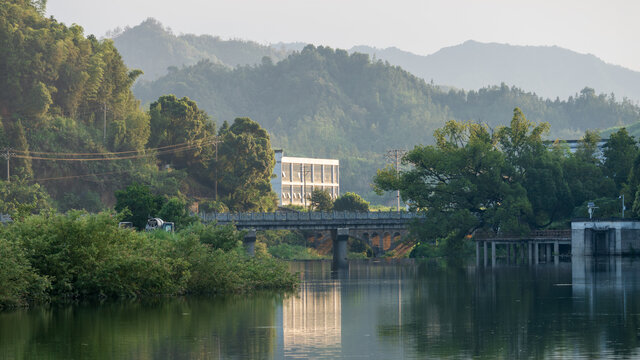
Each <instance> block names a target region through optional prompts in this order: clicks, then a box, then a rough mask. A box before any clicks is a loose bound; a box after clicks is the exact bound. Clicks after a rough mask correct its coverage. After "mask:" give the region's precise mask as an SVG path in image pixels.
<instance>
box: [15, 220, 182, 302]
mask: <svg viewBox="0 0 640 360" xmlns="http://www.w3.org/2000/svg"><path fill="white" fill-rule="evenodd" d="M117 221H118V219H117V218H116V217H114V216H113V214H109V213H100V214H98V215H87V214H85V213H82V212H77V211H76V212H70V213H68V215H66V216H64V215H48V216H42V215H41V216H32V217H29V218H27V219H25V221H23V222H16V223H14V224H12V225H11V227H10V228H9V229H8V231H7V232H6V233H5V234H6V236H7V237H9V238H12V239H15V240H14V241H16V242H17V243H18V244H20V246H22V247H23V248H24V250H25V252H26V254H28V259H29V262H30V263H31V266H33V268H34V269H35V270H36V271H37V273H38V274H39V275H41V276H46V277H48V278H50V279H51V286H52V287H51V292H50V293H51V295H53V296H57V297H67V298H68V297H71V298H76V297H86V296H108V297H113V296H137V295H150V294H172V293H179V292H181V291H183V288H184V284H183V283H184V281H185V279H187V278H188V275H189V273H188V270H187V267H188V264H187V263H186V262H185V261H184V260H183V259H177V258H173V257H170V256H165V255H163V252H164V251H165V249H164V248H165V247H169V246H170V243H169V242H162V243H160V242H151V241H150V239H149V238H147V237H145V236H144V234H142V233H137V232H134V231H131V230H128V229H120V228H118V226H117Z"/></svg>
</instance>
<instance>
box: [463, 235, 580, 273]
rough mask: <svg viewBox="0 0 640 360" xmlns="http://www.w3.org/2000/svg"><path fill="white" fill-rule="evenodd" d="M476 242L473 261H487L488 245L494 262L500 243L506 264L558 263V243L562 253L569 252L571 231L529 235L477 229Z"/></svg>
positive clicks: (559, 253)
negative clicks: (488, 231) (474, 259)
mask: <svg viewBox="0 0 640 360" xmlns="http://www.w3.org/2000/svg"><path fill="white" fill-rule="evenodd" d="M473 239H474V241H475V243H476V264H477V265H484V266H487V265H489V257H488V247H489V246H490V247H491V259H490V260H491V265H492V266H495V265H497V258H498V255H497V254H496V248H497V247H498V246H503V247H504V249H505V251H504V255H505V258H506V259H505V260H506V261H505V262H506V264H514V265H515V264H518V263H522V264H526V263H528V264H539V263H541V262H545V263H551V262H553V263H554V264H558V263H560V255H561V248H560V247H561V246H562V247H564V250H565V251H564V252H563V253H565V254H570V253H571V250H570V246H571V231H570V230H539V231H533V232H531V233H530V234H529V235H526V236H521V235H510V234H493V233H481V232H479V233H477V234H476V235H475V236H474V238H473Z"/></svg>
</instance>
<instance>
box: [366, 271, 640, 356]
mask: <svg viewBox="0 0 640 360" xmlns="http://www.w3.org/2000/svg"><path fill="white" fill-rule="evenodd" d="M569 266H570V265H567V266H560V267H553V266H540V267H536V268H534V269H533V270H531V269H529V268H526V267H505V268H497V269H493V270H492V269H491V268H489V269H482V268H480V269H477V270H475V269H472V268H470V269H465V268H453V267H449V268H448V267H442V266H435V265H427V264H423V265H421V266H420V267H419V271H418V275H417V276H416V277H415V278H413V279H412V280H411V285H410V286H409V287H408V288H407V290H406V291H405V292H404V294H405V296H406V297H405V299H406V300H405V301H406V305H405V306H404V307H403V313H402V320H401V324H402V325H401V326H400V325H398V324H391V323H388V322H387V323H384V322H383V323H382V324H380V323H379V325H378V335H379V336H380V337H381V338H382V339H383V340H384V339H387V340H389V339H394V340H395V341H401V342H402V346H404V347H405V348H407V349H412V350H414V351H416V352H417V353H419V354H422V355H430V356H434V357H442V356H463V357H481V358H496V357H498V358H532V357H533V358H544V357H549V356H550V355H552V354H558V353H559V354H564V356H571V354H576V353H580V354H582V353H586V354H618V355H622V356H629V355H630V354H634V353H636V349H637V347H638V342H639V340H638V337H637V333H636V332H637V329H638V328H639V325H640V324H639V321H640V309H639V307H640V302H638V301H633V299H634V297H635V298H637V295H638V289H633V290H634V294H635V296H630V295H631V294H627V298H626V316H625V317H624V318H623V316H622V315H619V316H618V315H617V314H622V313H623V309H622V307H621V305H622V301H621V300H620V299H619V298H618V295H617V294H614V293H611V292H610V291H602V294H601V296H600V297H598V296H596V299H595V300H594V301H595V302H597V303H596V304H588V302H589V301H585V299H579V298H578V299H576V298H573V297H572V290H571V286H570V284H571V270H570V267H569ZM631 273H633V272H631ZM635 273H637V271H635ZM634 283H635V282H634ZM563 284H565V285H568V286H564V285H563ZM594 287H595V289H600V287H599V285H594ZM600 290H601V289H600ZM626 291H631V289H627V290H626ZM594 306H595V307H594ZM589 308H591V309H594V310H589Z"/></svg>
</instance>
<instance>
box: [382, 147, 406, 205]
mask: <svg viewBox="0 0 640 360" xmlns="http://www.w3.org/2000/svg"><path fill="white" fill-rule="evenodd" d="M406 153H407V151H406V150H402V149H391V150H388V151H387V154H386V155H385V157H386V158H387V159H390V160H391V161H394V162H395V167H396V177H398V176H400V159H402V157H403V156H404V154H406ZM396 211H398V212H400V190H399V189H398V190H397V192H396Z"/></svg>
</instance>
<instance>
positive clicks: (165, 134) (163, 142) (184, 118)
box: [149, 95, 215, 170]
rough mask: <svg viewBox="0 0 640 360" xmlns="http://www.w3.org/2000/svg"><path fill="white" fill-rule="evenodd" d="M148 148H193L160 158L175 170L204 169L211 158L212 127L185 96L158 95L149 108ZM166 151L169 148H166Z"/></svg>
mask: <svg viewBox="0 0 640 360" xmlns="http://www.w3.org/2000/svg"><path fill="white" fill-rule="evenodd" d="M149 114H150V116H151V136H150V139H151V141H150V145H151V147H154V148H156V147H167V146H174V145H178V144H184V145H188V146H193V149H191V150H190V151H180V152H170V151H167V152H168V154H165V155H160V158H161V159H162V160H164V161H165V162H168V163H172V164H173V165H174V166H175V167H176V168H178V169H184V168H191V169H193V170H195V169H196V168H199V167H202V166H205V163H206V161H208V160H209V159H210V158H211V156H212V146H211V141H212V137H213V136H214V135H215V129H214V125H213V123H212V122H211V120H210V119H209V116H208V115H207V114H206V113H205V112H204V111H202V110H200V109H198V105H197V104H196V103H195V102H194V101H192V100H190V99H189V98H187V97H183V98H181V99H178V98H177V97H176V96H175V95H164V96H161V97H160V98H159V99H158V100H157V101H155V102H153V103H152V104H151V106H150V110H149ZM169 149H170V148H169Z"/></svg>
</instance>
